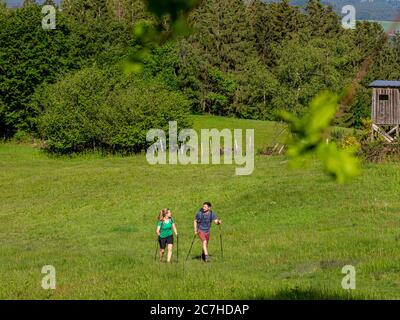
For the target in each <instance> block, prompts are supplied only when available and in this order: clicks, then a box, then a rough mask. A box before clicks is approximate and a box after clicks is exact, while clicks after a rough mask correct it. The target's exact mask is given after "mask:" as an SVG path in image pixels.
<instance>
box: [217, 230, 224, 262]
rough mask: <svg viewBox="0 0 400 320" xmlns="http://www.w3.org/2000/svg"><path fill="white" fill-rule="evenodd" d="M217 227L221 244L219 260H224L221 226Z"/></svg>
mask: <svg viewBox="0 0 400 320" xmlns="http://www.w3.org/2000/svg"><path fill="white" fill-rule="evenodd" d="M218 226H219V240H220V243H221V258H222V259H224V248H223V246H222V228H221V224H219V225H218Z"/></svg>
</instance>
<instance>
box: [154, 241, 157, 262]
mask: <svg viewBox="0 0 400 320" xmlns="http://www.w3.org/2000/svg"><path fill="white" fill-rule="evenodd" d="M157 251H158V237H157V239H156V253H155V254H154V261H157Z"/></svg>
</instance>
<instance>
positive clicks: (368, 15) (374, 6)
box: [264, 0, 400, 21]
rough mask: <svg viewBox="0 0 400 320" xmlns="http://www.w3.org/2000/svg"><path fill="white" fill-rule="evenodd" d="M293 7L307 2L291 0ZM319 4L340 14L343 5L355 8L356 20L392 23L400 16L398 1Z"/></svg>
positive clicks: (343, 0)
mask: <svg viewBox="0 0 400 320" xmlns="http://www.w3.org/2000/svg"><path fill="white" fill-rule="evenodd" d="M264 1H265V2H280V0H264ZM290 2H291V3H292V4H294V5H299V6H304V5H305V4H306V3H307V0H292V1H290ZM321 3H323V4H326V5H330V6H331V7H332V8H333V9H334V10H335V12H337V13H339V14H341V11H342V8H343V7H344V6H345V5H353V6H354V7H355V8H356V12H357V19H358V20H383V21H393V20H396V18H397V17H399V16H400V1H399V0H373V1H368V0H365V1H362V0H321Z"/></svg>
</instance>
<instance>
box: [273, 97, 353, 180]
mask: <svg viewBox="0 0 400 320" xmlns="http://www.w3.org/2000/svg"><path fill="white" fill-rule="evenodd" d="M338 104H339V97H338V96H337V95H335V94H333V93H330V92H322V93H320V94H319V95H317V96H316V97H315V98H314V99H313V100H312V101H311V104H310V110H309V112H308V113H307V114H306V115H305V116H303V117H302V118H297V117H296V116H294V115H293V114H291V113H289V112H286V111H284V112H282V113H281V116H282V119H283V120H284V121H285V122H286V123H288V125H289V129H290V131H291V133H292V135H291V137H290V138H289V142H288V151H287V155H288V156H289V158H290V165H291V166H292V167H299V166H301V165H303V164H304V162H305V161H306V160H307V159H309V158H310V157H312V156H313V155H314V154H316V155H317V157H318V158H319V159H320V160H321V162H322V164H323V166H324V169H325V171H326V172H327V173H328V174H329V175H330V176H332V177H333V178H334V179H335V180H336V181H337V182H338V183H345V182H348V181H349V180H351V179H352V178H353V177H355V176H357V175H358V174H359V172H360V162H359V160H358V158H357V157H356V155H355V152H356V150H353V149H339V148H338V146H337V145H336V143H332V142H328V141H326V140H325V138H324V136H325V133H326V131H327V130H328V128H329V126H330V125H331V123H332V120H333V118H334V117H335V114H336V112H337V109H338Z"/></svg>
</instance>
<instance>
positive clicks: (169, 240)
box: [158, 235, 174, 249]
mask: <svg viewBox="0 0 400 320" xmlns="http://www.w3.org/2000/svg"><path fill="white" fill-rule="evenodd" d="M158 242H159V243H160V249H165V247H166V246H167V244H174V236H172V235H171V236H169V237H166V238H159V239H158Z"/></svg>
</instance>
